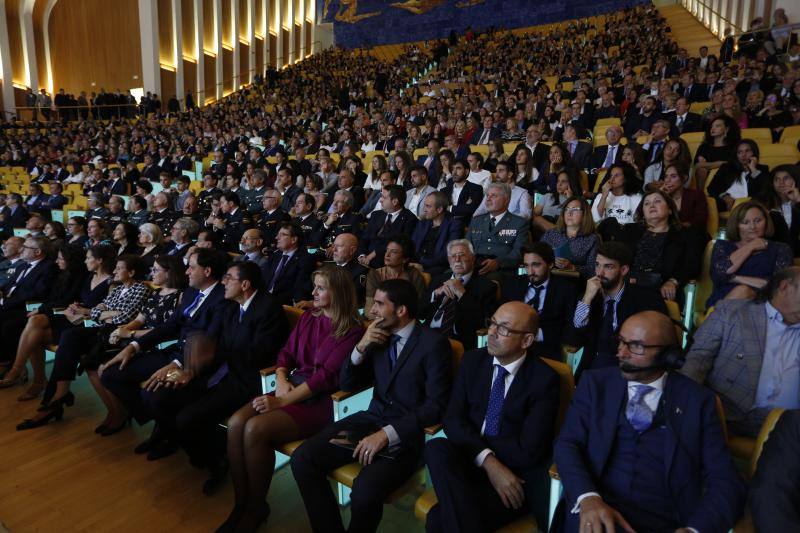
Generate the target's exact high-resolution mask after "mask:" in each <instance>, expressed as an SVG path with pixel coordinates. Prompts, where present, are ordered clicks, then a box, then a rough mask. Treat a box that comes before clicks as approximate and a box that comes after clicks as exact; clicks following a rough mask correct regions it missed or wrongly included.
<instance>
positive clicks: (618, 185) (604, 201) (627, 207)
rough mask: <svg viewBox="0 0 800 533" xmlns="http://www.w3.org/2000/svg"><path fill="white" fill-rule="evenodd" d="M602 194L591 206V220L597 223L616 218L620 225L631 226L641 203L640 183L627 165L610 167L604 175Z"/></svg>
mask: <svg viewBox="0 0 800 533" xmlns="http://www.w3.org/2000/svg"><path fill="white" fill-rule="evenodd" d="M601 190H602V192H601V194H600V196H598V197H597V198H596V199H595V201H594V203H593V204H592V218H593V219H594V221H595V223H599V222H601V221H602V220H605V219H606V218H610V217H613V218H616V219H617V222H619V223H620V224H631V223H633V222H634V220H633V216H634V214H635V213H636V208H637V207H638V206H639V202H641V201H642V194H641V190H642V182H641V181H640V180H639V179H638V178H637V177H636V171H635V170H634V168H633V167H632V166H630V165H629V164H627V163H618V164H615V165H612V166H611V168H610V169H609V170H608V173H607V174H606V181H605V182H604V183H603V186H602V189H601Z"/></svg>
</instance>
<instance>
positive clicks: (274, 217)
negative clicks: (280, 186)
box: [258, 189, 292, 250]
mask: <svg viewBox="0 0 800 533" xmlns="http://www.w3.org/2000/svg"><path fill="white" fill-rule="evenodd" d="M261 206H262V207H263V209H262V211H261V213H260V214H261V218H260V219H259V221H258V229H260V230H261V235H262V236H263V238H264V246H265V247H266V248H268V249H269V250H274V249H275V237H276V236H277V235H278V230H279V229H281V224H283V223H284V222H289V221H290V220H291V219H292V217H290V216H289V213H287V212H286V211H284V210H283V209H282V208H281V193H279V192H278V191H277V190H275V189H268V190H267V191H266V192H265V193H264V196H263V197H262V198H261Z"/></svg>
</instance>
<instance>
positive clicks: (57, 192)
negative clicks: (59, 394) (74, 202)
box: [44, 181, 69, 214]
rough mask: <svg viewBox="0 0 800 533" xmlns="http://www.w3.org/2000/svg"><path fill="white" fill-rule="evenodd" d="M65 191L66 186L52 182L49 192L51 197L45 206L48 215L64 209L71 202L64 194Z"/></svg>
mask: <svg viewBox="0 0 800 533" xmlns="http://www.w3.org/2000/svg"><path fill="white" fill-rule="evenodd" d="M63 191H64V186H63V185H61V183H59V182H57V181H51V182H50V184H49V192H50V196H48V197H47V200H46V201H45V204H44V209H45V210H46V211H47V213H48V214H51V213H52V212H53V211H54V210H55V211H58V210H59V209H61V208H63V207H64V206H65V205H67V203H68V202H69V200H68V199H67V197H66V196H64V195H63V194H62V192H63Z"/></svg>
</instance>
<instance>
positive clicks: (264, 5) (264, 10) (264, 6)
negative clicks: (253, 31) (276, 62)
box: [258, 0, 271, 74]
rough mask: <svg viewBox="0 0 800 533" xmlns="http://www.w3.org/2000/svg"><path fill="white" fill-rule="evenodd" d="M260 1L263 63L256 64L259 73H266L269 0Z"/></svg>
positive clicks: (267, 62) (268, 39)
mask: <svg viewBox="0 0 800 533" xmlns="http://www.w3.org/2000/svg"><path fill="white" fill-rule="evenodd" d="M260 1H261V18H262V20H263V24H264V44H263V46H264V54H263V57H264V64H263V65H259V66H258V70H259V72H261V74H266V73H267V65H269V41H270V37H269V36H270V33H269V23H270V16H269V7H270V4H271V2H270V1H269V0H260Z"/></svg>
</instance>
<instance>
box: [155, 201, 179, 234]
mask: <svg viewBox="0 0 800 533" xmlns="http://www.w3.org/2000/svg"><path fill="white" fill-rule="evenodd" d="M171 196H172V195H171V194H169V193H168V192H166V191H161V192H160V193H158V194H156V196H155V198H153V210H152V211H151V212H150V222H152V223H153V224H155V225H156V226H158V229H160V230H161V234H162V235H164V238H165V239H169V235H170V233H171V232H172V225H173V224H174V223H175V221H176V220H178V214H177V213H176V212H175V211H173V210H172V208H170V206H171V205H172V198H171Z"/></svg>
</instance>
